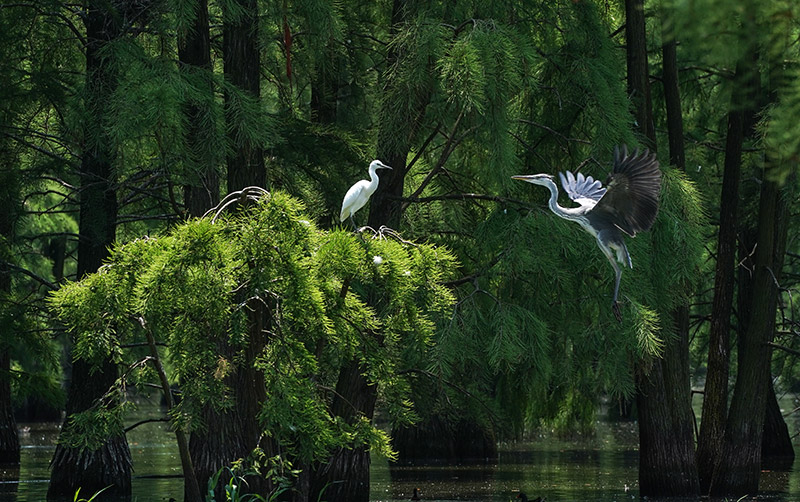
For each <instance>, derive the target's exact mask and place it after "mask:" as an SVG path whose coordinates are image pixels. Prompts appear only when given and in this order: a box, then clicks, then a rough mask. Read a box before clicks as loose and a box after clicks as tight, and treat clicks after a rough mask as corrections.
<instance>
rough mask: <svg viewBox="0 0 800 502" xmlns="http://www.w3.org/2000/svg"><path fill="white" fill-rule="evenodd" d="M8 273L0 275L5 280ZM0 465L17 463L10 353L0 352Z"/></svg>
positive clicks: (17, 447) (16, 437) (17, 452)
mask: <svg viewBox="0 0 800 502" xmlns="http://www.w3.org/2000/svg"><path fill="white" fill-rule="evenodd" d="M7 277H8V274H3V275H2V276H0V281H2V282H7V281H6V278H7ZM0 465H4V466H8V465H19V436H18V435H17V421H16V420H14V412H13V410H12V409H11V354H9V352H8V350H7V349H4V350H3V351H2V353H0Z"/></svg>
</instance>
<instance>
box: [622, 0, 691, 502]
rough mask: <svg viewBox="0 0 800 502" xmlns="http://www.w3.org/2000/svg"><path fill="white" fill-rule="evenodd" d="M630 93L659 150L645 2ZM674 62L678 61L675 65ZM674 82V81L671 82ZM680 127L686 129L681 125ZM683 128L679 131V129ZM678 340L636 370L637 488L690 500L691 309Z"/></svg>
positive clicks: (631, 31) (675, 107) (633, 33)
mask: <svg viewBox="0 0 800 502" xmlns="http://www.w3.org/2000/svg"><path fill="white" fill-rule="evenodd" d="M625 16H626V22H625V26H626V39H627V69H628V94H629V95H630V96H632V100H633V102H634V109H635V116H636V122H637V124H638V128H639V130H640V132H641V136H643V139H645V140H646V141H647V142H648V143H649V144H648V145H647V146H649V147H650V148H651V149H655V146H656V137H655V123H654V121H653V109H652V102H651V98H650V82H649V72H648V63H647V38H646V33H645V18H644V1H643V0H626V1H625ZM670 55H671V52H670V48H669V47H668V48H667V49H666V50H665V59H667V60H665V67H664V73H665V83H667V84H669V83H670V82H672V86H671V87H670V88H669V89H668V90H665V95H667V96H668V97H669V98H670V99H671V101H670V102H668V103H667V108H668V109H667V112H668V116H669V120H670V125H671V129H670V131H669V133H670V137H671V139H670V147H671V148H670V157H671V159H672V160H673V162H674V163H676V164H677V165H678V166H679V167H680V162H681V161H682V158H683V154H682V151H683V147H682V139H681V138H677V137H676V133H677V132H676V131H675V130H674V128H675V127H676V124H678V125H680V124H682V118H681V114H680V100H679V97H678V94H677V92H678V90H677V86H676V85H675V83H676V82H677V68H676V67H674V65H673V66H668V63H669V62H670V61H669V56H670ZM672 62H673V63H674V61H672ZM667 75H669V77H671V78H672V81H670V80H669V78H668V77H667ZM680 128H682V125H680ZM680 128H679V129H680ZM671 316H672V323H673V325H674V326H675V333H676V335H675V337H668V338H667V339H666V340H665V341H664V342H665V347H664V354H663V357H662V358H661V359H656V360H653V361H652V362H651V363H650V364H647V363H643V362H640V363H638V364H637V366H638V367H637V369H636V404H637V409H638V414H639V420H638V424H639V487H640V488H639V490H640V493H641V494H642V495H647V496H652V495H658V496H679V495H683V496H691V495H696V494H697V493H698V490H699V487H698V481H697V466H696V464H695V458H694V441H693V430H692V427H693V420H692V411H691V393H690V388H689V358H688V356H689V350H688V340H689V337H688V319H689V317H688V307H686V306H681V307H679V308H676V309H675V311H674V312H672V313H671Z"/></svg>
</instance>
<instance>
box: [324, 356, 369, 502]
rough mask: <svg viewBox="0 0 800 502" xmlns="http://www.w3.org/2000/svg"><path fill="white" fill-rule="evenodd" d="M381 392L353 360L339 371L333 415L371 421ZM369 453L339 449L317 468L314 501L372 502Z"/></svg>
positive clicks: (365, 450) (349, 420) (356, 449)
mask: <svg viewBox="0 0 800 502" xmlns="http://www.w3.org/2000/svg"><path fill="white" fill-rule="evenodd" d="M377 396H378V392H377V388H376V387H375V386H374V385H371V384H370V383H369V382H368V381H367V379H366V378H365V377H364V375H363V370H362V368H361V365H360V364H359V362H358V361H356V360H353V361H351V362H350V363H349V364H347V365H346V366H344V367H343V368H342V369H341V370H340V372H339V380H338V381H337V383H336V395H335V397H334V399H333V403H332V405H331V413H332V415H334V416H337V417H342V418H343V419H344V420H345V421H347V422H348V423H354V422H355V421H356V420H358V419H360V418H361V417H366V418H368V419H370V420H371V419H372V416H373V414H374V412H375V401H376V399H377ZM369 466H370V458H369V450H368V449H367V448H365V447H362V446H359V447H356V448H340V449H338V450H337V451H336V452H334V454H333V456H332V457H331V458H330V459H329V460H328V462H327V463H326V464H323V465H320V466H318V467H317V468H316V469H315V472H314V475H313V477H312V483H311V500H317V497H319V500H326V501H328V502H367V501H368V500H369V488H370V485H369Z"/></svg>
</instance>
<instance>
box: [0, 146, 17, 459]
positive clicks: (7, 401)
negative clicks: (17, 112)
mask: <svg viewBox="0 0 800 502" xmlns="http://www.w3.org/2000/svg"><path fill="white" fill-rule="evenodd" d="M5 145H6V142H5V141H0V155H2V160H0V163H2V164H0V165H2V167H3V170H2V171H4V172H3V174H2V175H1V176H2V178H0V180H2V187H0V196H2V200H0V238H2V239H3V250H2V252H3V254H4V255H5V254H6V253H7V252H8V251H10V249H9V247H10V246H9V244H10V243H11V242H13V240H14V224H13V219H14V215H15V214H16V213H17V208H16V207H14V206H16V204H17V197H18V194H17V193H11V191H14V190H15V189H16V188H18V187H17V183H15V182H14V181H13V179H14V178H16V175H15V174H14V173H15V172H16V171H15V169H14V168H12V166H11V165H8V164H6V162H9V164H10V163H11V162H14V159H15V156H14V155H13V154H12V153H11V152H10V151H9V150H7V149H6V148H3V147H4V146H5ZM10 272H11V271H10V269H9V267H8V266H7V265H5V264H0V305H2V308H4V309H10V308H13V306H11V305H8V304H6V302H7V301H9V300H10V298H8V296H9V295H10V293H11V275H10ZM3 329H4V330H8V331H10V330H12V329H14V328H13V326H4V327H3ZM14 336H16V334H14V333H5V334H3V336H2V337H0V465H5V466H10V465H13V464H17V465H18V464H19V436H18V434H17V421H16V420H15V419H14V410H13V409H12V406H11V353H10V347H9V346H8V345H7V342H10V341H11V340H12V339H13V338H12V337H14Z"/></svg>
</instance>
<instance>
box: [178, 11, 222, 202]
mask: <svg viewBox="0 0 800 502" xmlns="http://www.w3.org/2000/svg"><path fill="white" fill-rule="evenodd" d="M178 58H179V59H180V61H181V63H183V64H184V65H185V66H186V67H187V69H189V70H190V71H191V70H193V69H200V70H207V71H209V72H210V71H211V70H212V67H211V52H210V41H209V32H208V0H196V1H195V18H194V22H193V23H192V26H191V27H189V29H188V30H186V32H184V33H180V34H179V36H178ZM213 92H214V90H213V88H212V87H211V82H210V81H209V84H208V94H209V100H208V101H207V103H208V102H211V101H212V100H213ZM184 113H185V114H186V121H187V123H188V131H187V134H186V142H187V144H188V146H189V151H190V155H189V159H188V161H187V165H188V167H189V169H190V171H191V172H190V173H189V177H190V179H189V180H188V181H189V183H187V184H186V185H184V190H183V194H184V202H185V204H186V212H187V213H188V214H189V215H190V216H198V217H199V216H202V215H203V214H204V213H205V212H206V210H208V209H209V208H211V207H214V206H216V205H217V203H219V175H218V174H217V172H216V169H215V166H214V164H213V159H211V161H209V159H207V158H206V157H207V156H205V155H203V152H204V151H205V148H204V142H205V136H207V135H209V134H214V132H213V131H208V130H207V126H206V125H204V124H203V115H204V110H203V109H202V108H201V106H200V105H199V104H197V103H187V104H186V105H185V107H184Z"/></svg>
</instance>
